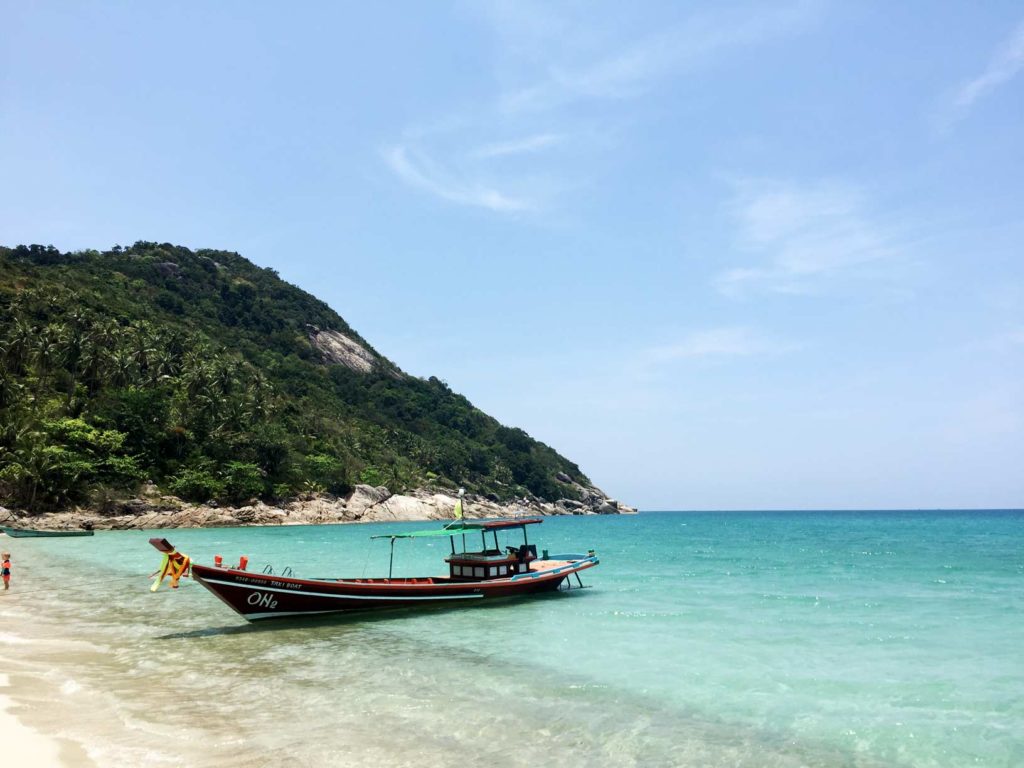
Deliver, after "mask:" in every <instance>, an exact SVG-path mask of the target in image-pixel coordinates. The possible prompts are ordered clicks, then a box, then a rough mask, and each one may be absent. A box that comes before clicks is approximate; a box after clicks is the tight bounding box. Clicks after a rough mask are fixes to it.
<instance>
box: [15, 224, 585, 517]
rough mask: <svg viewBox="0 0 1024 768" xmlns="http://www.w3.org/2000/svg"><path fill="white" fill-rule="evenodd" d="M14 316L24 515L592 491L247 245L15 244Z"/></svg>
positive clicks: (554, 456)
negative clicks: (261, 263) (132, 498)
mask: <svg viewBox="0 0 1024 768" xmlns="http://www.w3.org/2000/svg"><path fill="white" fill-rule="evenodd" d="M0 321H2V322H0V500H3V501H5V503H8V504H12V505H17V506H21V507H24V508H28V509H34V510H42V509H47V508H54V507H58V506H64V505H68V504H73V503H88V502H90V501H92V502H94V503H95V502H97V500H98V499H101V498H103V497H109V496H111V495H112V494H113V495H117V494H119V493H131V492H132V491H134V489H135V487H137V486H138V485H139V484H140V483H141V482H143V481H145V480H152V481H154V482H155V483H157V484H158V485H159V486H160V487H161V488H163V489H165V490H167V491H169V492H171V493H174V494H176V495H178V496H181V497H183V498H186V499H191V500H196V501H206V500H208V499H218V500H221V501H224V502H236V503H237V502H241V501H243V500H246V499H250V498H254V497H260V498H263V499H264V500H268V501H269V500H282V499H287V498H290V497H293V496H295V495H297V494H300V493H306V492H310V491H321V492H329V493H335V494H343V493H345V492H347V491H348V490H350V489H351V488H352V487H353V486H354V485H355V484H356V483H367V484H370V485H386V486H388V487H389V488H390V489H391V490H392V491H393V492H395V493H400V492H402V491H404V490H409V489H412V488H439V489H444V488H454V487H457V486H460V485H461V486H465V487H466V488H467V489H468V490H469V491H471V492H477V493H481V494H487V495H490V496H491V497H492V498H496V499H499V500H506V499H510V498H513V497H522V496H535V497H540V498H544V499H548V500H553V499H557V498H574V497H575V493H576V491H575V488H576V486H575V482H579V483H581V484H583V485H588V484H589V482H588V481H587V479H586V478H585V477H584V476H583V474H582V473H581V472H580V469H579V467H577V466H576V465H575V464H573V463H572V462H570V461H569V460H567V459H565V458H563V457H562V456H560V455H559V454H558V453H556V452H555V451H554V450H553V449H551V448H549V447H548V446H546V445H544V444H543V443H540V442H537V441H536V440H533V439H532V438H530V437H529V436H528V435H527V434H526V433H525V432H523V431H522V430H520V429H515V428H510V427H506V426H503V425H501V424H499V423H498V422H497V421H496V420H495V419H493V418H491V417H490V416H488V415H487V414H485V413H483V412H482V411H480V410H479V409H477V408H475V407H473V405H472V404H471V403H470V402H469V401H468V400H467V399H466V398H465V397H463V396H461V395H458V394H456V393H454V392H452V391H451V390H450V389H449V388H448V387H447V385H445V383H444V382H442V381H440V380H439V379H437V378H434V377H431V378H430V379H429V380H423V379H419V378H416V377H413V376H409V375H406V374H404V373H402V372H401V370H399V368H398V367H397V366H395V365H394V364H393V363H391V362H390V361H388V360H387V359H385V358H384V357H382V356H381V355H379V354H378V353H377V352H376V351H375V350H374V349H373V348H372V347H371V346H370V345H369V344H368V343H367V342H366V341H365V340H364V339H362V338H361V337H360V336H359V335H358V333H356V332H355V331H354V330H353V329H352V328H350V327H349V325H348V324H347V323H346V322H345V321H344V320H343V319H342V318H341V317H340V316H339V315H338V314H337V313H336V312H334V311H333V310H332V309H331V308H330V307H328V306H327V305H326V304H324V303H323V302H322V301H320V300H318V299H317V298H315V297H314V296H311V295H310V294H308V293H306V292H305V291H302V290H300V289H298V288H296V287H295V286H293V285H290V284H288V283H286V282H285V281H283V280H281V279H280V278H279V277H278V275H277V273H276V272H274V271H273V270H271V269H261V268H259V267H257V266H255V265H254V264H252V263H251V262H249V261H247V260H246V259H244V258H242V257H241V256H239V255H238V254H236V253H230V252H226V251H213V250H197V251H191V250H189V249H187V248H183V247H180V246H173V245H170V244H167V243H163V244H157V243H148V242H138V243H135V245H133V246H131V247H129V248H121V247H115V248H113V249H111V250H109V251H102V252H100V251H91V250H90V251H77V252H72V253H62V252H60V251H58V250H56V249H54V248H53V247H43V246H37V245H32V246H17V247H15V248H5V247H0ZM573 481H575V482H573Z"/></svg>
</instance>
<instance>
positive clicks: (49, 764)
mask: <svg viewBox="0 0 1024 768" xmlns="http://www.w3.org/2000/svg"><path fill="white" fill-rule="evenodd" d="M9 688H10V678H9V677H8V676H7V675H6V674H0V745H3V747H2V749H3V764H4V765H5V766H11V768H22V767H24V768H79V767H80V766H89V765H91V763H90V762H89V761H88V760H87V759H86V758H85V756H84V755H82V754H81V753H80V750H78V749H76V748H74V747H73V746H72V745H70V744H65V743H62V742H61V741H59V740H58V739H55V738H51V737H48V736H45V735H43V734H40V733H38V732H37V731H34V730H33V729H32V728H29V727H28V726H27V725H25V724H23V723H22V722H21V721H20V720H19V719H18V718H17V716H16V713H17V711H18V709H19V707H18V706H17V705H15V704H14V702H13V701H12V700H11V699H10V698H9V697H8V696H7V695H5V692H6V691H7V690H8V689H9Z"/></svg>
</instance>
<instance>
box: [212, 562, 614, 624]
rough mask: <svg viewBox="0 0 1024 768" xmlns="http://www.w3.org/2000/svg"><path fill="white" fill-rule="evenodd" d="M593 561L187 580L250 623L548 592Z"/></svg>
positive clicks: (236, 574)
mask: <svg viewBox="0 0 1024 768" xmlns="http://www.w3.org/2000/svg"><path fill="white" fill-rule="evenodd" d="M598 562H599V561H598V559H597V557H596V556H593V555H588V556H584V557H580V558H579V559H576V560H568V561H558V562H538V563H535V564H534V565H535V570H532V571H530V572H528V573H523V574H518V575H516V576H512V577H509V578H501V579H488V580H485V581H458V580H454V579H448V578H441V577H436V578H435V577H430V578H417V579H351V580H346V579H315V580H309V579H295V578H285V577H281V576H273V575H267V574H262V573H250V572H248V571H239V570H236V569H233V568H216V567H211V566H206V565H195V564H193V565H192V577H193V578H194V579H195V580H196V581H197V582H199V583H200V584H202V585H203V586H204V587H205V588H206V589H208V590H210V591H211V592H212V593H213V594H215V595H216V596H217V597H219V598H220V599H221V600H222V601H224V602H225V603H227V605H229V606H230V607H231V608H232V609H233V610H235V611H236V612H237V613H238V614H240V615H241V616H242V617H244V618H245V619H247V620H249V621H258V620H261V619H273V618H284V617H289V616H292V617H294V616H311V615H315V614H327V613H340V612H346V611H366V610H378V609H387V608H409V607H416V606H429V605H442V604H447V605H460V606H461V605H474V604H478V603H480V602H481V601H482V600H488V599H495V598H510V597H527V596H530V595H536V594H540V593H543V592H552V591H555V590H557V589H558V588H559V586H560V585H561V584H562V582H563V581H564V580H565V579H566V578H568V577H569V576H571V575H572V574H575V573H578V572H579V571H582V570H586V569H587V568H593V567H594V566H595V565H597V564H598Z"/></svg>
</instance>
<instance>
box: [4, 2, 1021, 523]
mask: <svg viewBox="0 0 1024 768" xmlns="http://www.w3.org/2000/svg"><path fill="white" fill-rule="evenodd" d="M1022 170H1024V7H1022V6H1021V4H1020V3H1019V2H998V1H997V0H991V1H990V2H985V3H952V2H934V1H928V2H902V3H889V2H849V3H839V2H828V1H827V0H820V1H818V2H815V1H814V0H808V1H807V2H804V1H799V2H788V1H786V2H772V1H771V0H768V1H766V2H756V3H729V2H706V3H702V2H694V3H679V2H669V3H658V2H640V3H619V2H589V1H588V2H538V3H533V2H525V1H524V2H515V3H506V2H456V3H452V4H449V3H442V2H434V3H420V2H411V1H407V2H395V3H356V2H348V3H335V2H321V3H316V2H307V3H301V4H286V5H282V4H280V3H259V2H234V3H232V2H222V3H216V4H201V3H137V2H123V3H118V2H102V3H99V2H97V3H90V2H68V3H50V2H27V1H25V0H0V243H3V244H6V245H15V244H18V243H42V244H53V245H55V246H57V247H58V248H61V249H66V250H69V249H80V248H106V247H110V246H112V245H114V244H122V245H126V244H130V243H132V242H134V241H136V240H151V241H157V242H168V241H169V242H172V243H175V244H180V245H185V246H188V247H191V248H223V249H227V250H233V251H237V252H239V253H241V254H242V255H243V256H245V257H247V258H249V259H251V260H252V261H254V262H255V263H257V264H259V265H261V266H265V267H272V268H274V269H276V270H278V271H279V272H280V274H281V276H282V277H283V278H285V279H286V280H289V281H290V282H293V283H295V284H296V285H298V286H300V287H302V288H304V289H306V290H308V291H310V292H312V293H314V294H315V295H317V296H318V297H320V298H322V299H323V300H325V301H326V302H327V303H329V304H330V305H331V306H332V307H333V308H334V309H336V310H337V311H338V312H339V313H340V314H341V315H342V316H343V317H345V319H346V320H347V321H348V322H349V323H350V324H351V325H352V326H353V327H354V328H356V329H357V330H358V331H359V332H360V334H361V335H362V336H363V337H364V338H366V339H367V340H369V342H370V343H371V344H372V345H373V346H374V347H375V348H376V349H377V350H378V351H379V352H380V353H381V354H383V355H385V356H386V357H388V358H390V359H391V360H393V361H394V362H396V363H397V364H398V365H399V366H400V367H401V368H402V369H403V370H405V371H407V372H409V373H411V374H414V375H417V376H430V375H436V376H438V377H439V378H441V379H443V380H445V381H447V382H448V383H449V385H450V386H451V387H452V388H453V389H454V390H456V391H458V392H461V393H463V394H465V395H466V396H467V397H468V398H469V399H470V400H471V401H472V402H473V403H474V404H476V405H477V406H479V407H480V408H482V409H483V410H484V411H486V412H488V413H490V414H492V415H493V416H495V417H497V418H498V419H499V420H501V421H502V422H503V423H506V424H510V425H515V426H520V427H522V428H524V429H526V430H527V431H528V432H529V433H530V434H532V435H533V436H534V437H537V438H538V439H540V440H542V441H544V442H546V443H548V444H549V445H551V446H553V447H555V448H556V449H557V450H559V451H560V452H562V453H563V454H564V455H566V456H568V457H569V458H571V459H572V460H574V461H576V462H577V463H578V464H579V465H580V467H581V468H582V469H583V471H584V472H586V473H587V474H588V475H589V476H590V478H591V479H592V480H593V481H594V482H595V483H596V484H597V485H599V486H600V487H602V488H603V489H604V490H605V491H607V492H608V493H609V494H610V495H612V496H614V497H616V498H619V499H621V500H623V501H624V502H626V503H629V504H632V505H636V506H639V507H641V508H642V509H826V508H852V509H864V508H887V509H888V508H936V507H944V508H964V507H1021V506H1024V471H1022V467H1024V173H1022Z"/></svg>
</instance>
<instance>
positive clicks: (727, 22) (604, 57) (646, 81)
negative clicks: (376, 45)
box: [500, 1, 818, 112]
mask: <svg viewBox="0 0 1024 768" xmlns="http://www.w3.org/2000/svg"><path fill="white" fill-rule="evenodd" d="M817 13H818V3H816V2H809V1H803V2H789V3H782V4H775V5H764V6H757V7H752V8H744V9H740V10H735V9H733V10H728V11H717V12H714V13H710V14H703V15H698V16H693V17H691V18H690V19H688V20H686V21H685V22H683V23H681V24H678V25H676V26H674V27H672V28H670V29H668V30H664V31H660V32H658V33H656V34H653V35H650V36H648V37H646V38H644V39H642V40H640V41H638V42H634V43H633V44H631V45H627V46H623V47H621V48H620V49H618V50H611V51H605V52H603V53H602V54H601V55H599V56H594V57H592V58H590V59H589V60H585V61H568V62H566V61H552V62H550V63H549V64H548V66H547V71H546V76H545V77H543V78H541V79H540V80H539V81H538V82H535V83H532V84H531V85H528V86H525V87H520V88H515V89H511V90H509V91H508V92H506V93H504V94H503V95H502V96H501V100H500V105H501V108H502V110H503V111H505V112H523V111H531V110H544V109H552V108H555V107H559V106H561V105H563V104H566V103H569V102H574V101H578V100H583V99H622V98H628V97H632V96H637V95H639V94H641V93H643V92H644V91H646V90H648V89H649V88H650V87H651V86H652V85H653V84H654V83H655V82H656V81H657V80H658V79H660V78H662V77H665V76H667V75H670V74H675V73H678V72H681V71H684V70H686V69H691V68H694V67H696V66H698V65H700V64H703V63H705V62H707V61H709V60H710V59H712V58H714V57H715V56H717V55H720V54H722V53H724V52H726V51H728V50H730V49H736V48H741V47H744V46H749V45H755V44H759V43H762V42H764V41H766V40H769V39H773V38H777V37H779V36H783V35H788V34H792V33H793V32H796V31H799V30H801V29H803V28H805V27H806V26H807V25H808V24H809V23H810V22H811V21H812V20H813V19H814V18H815V17H816V16H817Z"/></svg>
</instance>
